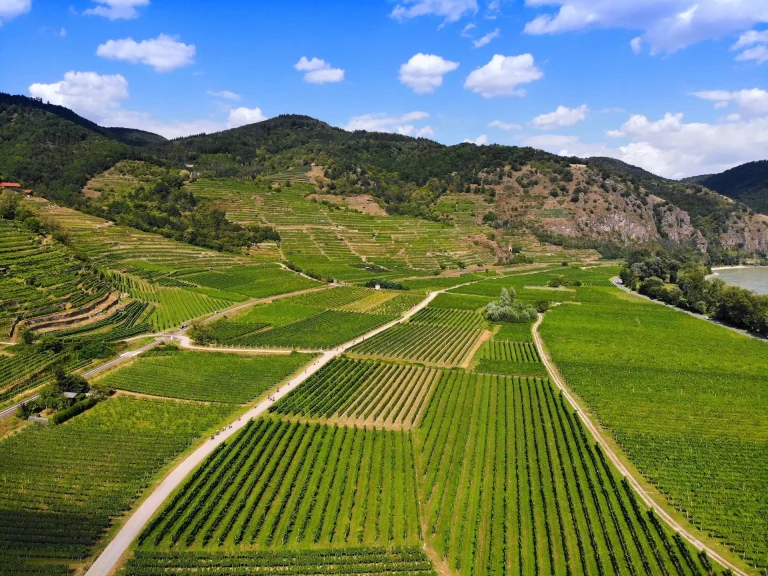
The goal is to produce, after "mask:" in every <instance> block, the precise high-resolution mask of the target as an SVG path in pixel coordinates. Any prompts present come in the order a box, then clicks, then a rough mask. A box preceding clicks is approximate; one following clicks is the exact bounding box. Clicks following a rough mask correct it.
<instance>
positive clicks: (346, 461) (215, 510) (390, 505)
mask: <svg viewBox="0 0 768 576" xmlns="http://www.w3.org/2000/svg"><path fill="white" fill-rule="evenodd" d="M410 446H411V439H410V436H409V435H407V434H404V433H400V432H389V431H382V430H364V429H361V428H347V427H336V426H323V425H316V424H300V423H296V422H274V421H270V420H265V419H261V420H258V421H255V422H254V421H251V422H249V423H248V425H247V426H246V427H245V428H244V429H243V430H242V431H241V432H240V433H239V434H238V435H237V436H236V437H234V438H233V439H232V440H231V441H230V442H229V443H228V444H226V446H225V447H224V448H223V449H221V450H217V451H216V452H214V453H213V454H211V456H210V457H209V458H208V460H206V461H205V462H204V463H203V464H202V465H201V467H200V468H198V469H197V470H196V471H195V472H194V473H193V475H192V476H190V478H189V480H188V481H187V482H186V483H185V484H184V485H183V486H182V487H181V488H180V489H179V490H178V491H177V492H176V494H175V495H174V496H173V497H172V498H171V500H170V501H169V503H168V505H167V506H166V507H165V508H163V509H162V510H161V512H160V513H159V514H158V515H157V516H155V518H154V519H153V520H152V521H151V523H150V524H149V525H148V526H147V528H146V529H145V530H144V532H142V534H141V536H140V537H139V546H140V547H143V548H149V549H161V550H163V549H170V548H173V549H210V550H217V549H220V547H222V546H224V547H225V548H230V547H233V546H237V547H239V548H240V549H253V548H254V547H258V548H274V549H280V550H284V549H286V548H292V549H307V548H317V549H322V548H328V547H341V546H350V545H351V546H360V545H364V546H397V545H403V544H414V545H417V544H418V542H419V540H420V534H419V521H418V514H417V510H416V508H415V503H416V487H415V479H416V477H415V474H414V468H413V459H412V452H411V450H410Z"/></svg>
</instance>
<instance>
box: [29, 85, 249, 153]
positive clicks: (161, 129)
mask: <svg viewBox="0 0 768 576" xmlns="http://www.w3.org/2000/svg"><path fill="white" fill-rule="evenodd" d="M29 93H30V95H32V96H35V97H38V98H42V99H43V100H45V101H48V102H51V103H52V104H58V105H60V106H65V107H67V108H70V109H71V110H74V111H75V112H77V113H78V114H80V115H82V116H85V117H86V118H88V119H89V120H92V121H94V122H97V123H98V124H100V125H102V126H120V127H123V128H136V129H139V130H147V131H148V132H154V133H156V134H162V135H163V136H165V137H166V138H178V137H180V136H188V135H190V134H200V133H202V132H218V131H220V130H226V129H227V128H228V127H232V126H234V125H238V122H241V123H247V122H257V121H259V120H263V119H264V115H263V114H262V113H261V110H259V109H258V108H256V109H253V110H248V109H247V108H242V109H237V110H233V111H231V112H230V118H229V123H225V122H219V121H216V120H211V119H198V120H189V121H170V122H164V121H162V120H157V119H156V118H153V117H152V115H151V114H148V113H146V112H137V111H133V110H126V109H125V108H123V107H122V105H123V102H124V101H125V100H126V99H127V98H128V95H129V94H128V81H127V80H126V79H125V78H123V76H121V75H120V74H114V75H100V74H97V73H95V72H67V73H66V74H65V75H64V79H63V80H61V81H59V82H54V83H52V84H32V85H31V86H30V87H29Z"/></svg>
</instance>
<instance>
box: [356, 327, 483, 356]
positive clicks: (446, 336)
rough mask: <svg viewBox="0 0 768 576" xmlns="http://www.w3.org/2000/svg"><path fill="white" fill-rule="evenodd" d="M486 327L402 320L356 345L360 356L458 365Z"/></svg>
mask: <svg viewBox="0 0 768 576" xmlns="http://www.w3.org/2000/svg"><path fill="white" fill-rule="evenodd" d="M482 334H483V331H482V330H467V329H464V328H451V327H449V326H430V325H423V324H412V323H410V322H409V323H407V324H398V325H396V326H394V327H392V328H390V329H389V330H387V331H386V332H383V333H381V334H378V335H376V336H374V337H373V338H370V339H368V340H366V341H365V342H362V343H360V344H358V345H357V346H355V347H354V348H352V349H351V350H350V353H351V354H353V355H358V356H373V357H379V358H394V359H397V360H408V361H411V362H420V363H423V364H431V365H436V366H458V365H459V364H461V363H462V361H464V359H465V358H466V357H467V355H468V354H469V353H470V352H471V351H472V347H473V346H474V345H475V343H476V342H477V340H478V339H479V338H480V337H481V336H482Z"/></svg>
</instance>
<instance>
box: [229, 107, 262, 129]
mask: <svg viewBox="0 0 768 576" xmlns="http://www.w3.org/2000/svg"><path fill="white" fill-rule="evenodd" d="M266 119H267V117H266V116H264V114H263V112H262V111H261V108H245V107H242V106H241V107H240V108H235V109H234V110H230V111H229V120H228V122H227V125H228V126H229V127H230V128H239V127H240V126H245V125H246V124H255V123H256V122H262V121H263V120H266Z"/></svg>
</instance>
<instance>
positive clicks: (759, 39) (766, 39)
mask: <svg viewBox="0 0 768 576" xmlns="http://www.w3.org/2000/svg"><path fill="white" fill-rule="evenodd" d="M748 46H749V47H750V48H748ZM744 48H746V50H743V49H744ZM731 50H743V51H742V52H741V54H739V55H738V56H736V60H738V61H740V62H746V61H748V60H754V61H755V62H757V63H758V64H762V63H763V62H768V30H763V31H762V32H758V31H757V30H749V31H748V32H745V33H744V34H742V35H741V36H739V39H738V40H737V41H736V43H735V44H734V45H733V46H731Z"/></svg>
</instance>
